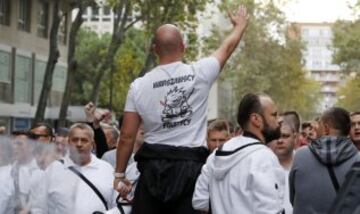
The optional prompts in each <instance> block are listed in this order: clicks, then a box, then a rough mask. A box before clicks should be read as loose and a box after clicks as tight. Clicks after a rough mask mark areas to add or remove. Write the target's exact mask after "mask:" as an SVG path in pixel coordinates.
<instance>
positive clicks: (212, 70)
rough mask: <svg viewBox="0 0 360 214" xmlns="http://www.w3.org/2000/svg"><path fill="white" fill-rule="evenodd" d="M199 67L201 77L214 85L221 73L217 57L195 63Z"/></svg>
mask: <svg viewBox="0 0 360 214" xmlns="http://www.w3.org/2000/svg"><path fill="white" fill-rule="evenodd" d="M195 66H196V67H198V68H199V69H198V72H199V77H201V78H202V79H204V80H206V81H207V82H208V83H210V84H212V83H214V82H215V80H216V78H217V77H218V75H219V73H220V63H219V61H218V60H217V59H216V58H215V57H207V58H203V59H200V60H199V61H197V62H196V63H195Z"/></svg>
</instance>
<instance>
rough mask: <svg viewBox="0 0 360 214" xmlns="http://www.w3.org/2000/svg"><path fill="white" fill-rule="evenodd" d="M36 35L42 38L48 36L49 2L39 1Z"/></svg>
mask: <svg viewBox="0 0 360 214" xmlns="http://www.w3.org/2000/svg"><path fill="white" fill-rule="evenodd" d="M39 4H40V7H39V11H38V26H37V35H38V36H40V37H42V38H47V37H48V20H49V3H48V2H45V1H43V0H40V1H39Z"/></svg>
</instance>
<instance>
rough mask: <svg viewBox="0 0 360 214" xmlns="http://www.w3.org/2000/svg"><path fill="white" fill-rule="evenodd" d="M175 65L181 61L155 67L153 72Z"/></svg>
mask: <svg viewBox="0 0 360 214" xmlns="http://www.w3.org/2000/svg"><path fill="white" fill-rule="evenodd" d="M177 64H182V61H175V62H171V63H168V64H162V65H158V66H156V67H155V69H154V70H156V69H157V68H160V69H161V68H164V69H165V68H167V67H171V66H174V65H177Z"/></svg>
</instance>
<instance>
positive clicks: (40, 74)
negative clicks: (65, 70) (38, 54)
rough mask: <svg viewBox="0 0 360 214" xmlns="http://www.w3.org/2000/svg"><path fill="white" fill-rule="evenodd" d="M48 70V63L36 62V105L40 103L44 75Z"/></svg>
mask: <svg viewBox="0 0 360 214" xmlns="http://www.w3.org/2000/svg"><path fill="white" fill-rule="evenodd" d="M45 69H46V62H45V61H40V60H36V62H35V81H34V103H35V104H37V103H38V102H39V98H40V93H41V89H42V85H43V81H44V74H45Z"/></svg>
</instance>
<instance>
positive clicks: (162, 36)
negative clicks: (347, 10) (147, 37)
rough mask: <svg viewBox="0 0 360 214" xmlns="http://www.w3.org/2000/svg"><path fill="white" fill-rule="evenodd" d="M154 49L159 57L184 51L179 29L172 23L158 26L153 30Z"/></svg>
mask: <svg viewBox="0 0 360 214" xmlns="http://www.w3.org/2000/svg"><path fill="white" fill-rule="evenodd" d="M154 46H155V47H154V49H155V52H156V54H157V55H159V57H162V56H168V55H173V54H180V53H181V54H182V53H183V52H184V43H183V38H182V36H181V33H180V31H179V29H178V28H177V27H176V26H175V25H172V24H165V25H162V26H160V27H159V28H158V29H157V30H156V32H155V38H154Z"/></svg>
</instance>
